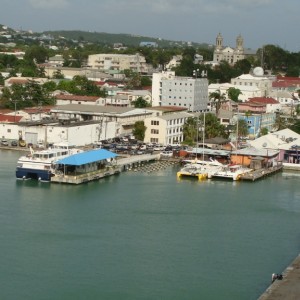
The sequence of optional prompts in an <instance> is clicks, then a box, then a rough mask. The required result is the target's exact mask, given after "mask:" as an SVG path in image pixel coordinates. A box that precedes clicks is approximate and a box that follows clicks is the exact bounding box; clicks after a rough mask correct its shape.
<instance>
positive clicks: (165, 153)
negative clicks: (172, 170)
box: [160, 151, 173, 157]
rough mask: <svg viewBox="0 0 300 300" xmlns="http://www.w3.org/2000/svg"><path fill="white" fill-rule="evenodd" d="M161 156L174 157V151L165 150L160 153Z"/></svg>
mask: <svg viewBox="0 0 300 300" xmlns="http://www.w3.org/2000/svg"><path fill="white" fill-rule="evenodd" d="M160 155H161V156H163V157H172V156H173V151H163V152H161V153H160Z"/></svg>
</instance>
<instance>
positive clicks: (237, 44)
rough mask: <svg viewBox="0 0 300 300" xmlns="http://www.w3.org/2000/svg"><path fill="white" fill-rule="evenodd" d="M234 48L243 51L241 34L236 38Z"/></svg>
mask: <svg viewBox="0 0 300 300" xmlns="http://www.w3.org/2000/svg"><path fill="white" fill-rule="evenodd" d="M236 50H237V51H239V52H243V51H244V39H243V38H242V36H241V35H239V36H238V37H237V38H236Z"/></svg>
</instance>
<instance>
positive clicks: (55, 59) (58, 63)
mask: <svg viewBox="0 0 300 300" xmlns="http://www.w3.org/2000/svg"><path fill="white" fill-rule="evenodd" d="M64 62H65V60H64V58H63V56H62V55H60V54H56V55H54V56H52V57H49V61H48V64H49V65H51V66H53V67H62V66H63V64H64Z"/></svg>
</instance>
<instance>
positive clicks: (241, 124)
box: [236, 119, 249, 138]
mask: <svg viewBox="0 0 300 300" xmlns="http://www.w3.org/2000/svg"><path fill="white" fill-rule="evenodd" d="M236 132H237V136H238V138H239V137H241V136H242V137H244V136H248V134H249V130H248V123H247V121H246V120H244V119H238V123H237V127H236Z"/></svg>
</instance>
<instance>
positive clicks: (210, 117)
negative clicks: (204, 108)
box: [200, 113, 228, 139]
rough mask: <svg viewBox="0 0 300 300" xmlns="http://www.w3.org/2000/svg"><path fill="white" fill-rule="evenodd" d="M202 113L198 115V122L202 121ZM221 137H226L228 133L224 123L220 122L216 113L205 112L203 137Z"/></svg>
mask: <svg viewBox="0 0 300 300" xmlns="http://www.w3.org/2000/svg"><path fill="white" fill-rule="evenodd" d="M203 119H204V115H201V116H200V122H202V123H203ZM214 137H223V138H228V133H227V131H226V128H225V126H224V125H222V124H220V122H219V120H218V118H217V116H216V115H214V114H212V113H206V114H205V138H208V139H210V138H214Z"/></svg>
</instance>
